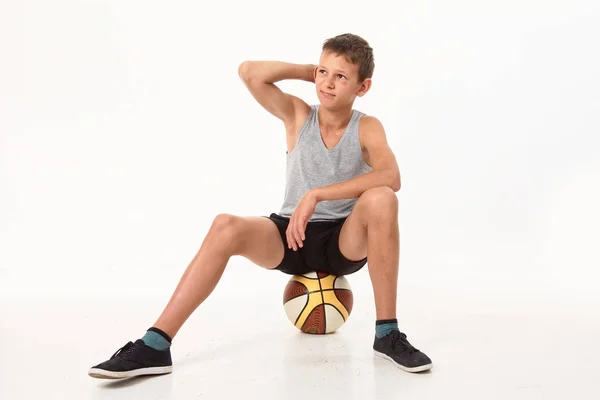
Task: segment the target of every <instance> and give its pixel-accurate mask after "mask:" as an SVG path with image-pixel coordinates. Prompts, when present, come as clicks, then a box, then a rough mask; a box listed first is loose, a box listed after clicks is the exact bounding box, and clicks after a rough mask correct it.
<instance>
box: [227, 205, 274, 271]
mask: <svg viewBox="0 0 600 400" xmlns="http://www.w3.org/2000/svg"><path fill="white" fill-rule="evenodd" d="M220 217H221V219H222V220H226V221H224V222H223V225H227V226H229V227H230V228H231V230H232V231H234V232H235V234H234V235H233V238H234V240H235V243H234V244H233V246H232V249H233V255H239V256H242V257H244V258H247V259H248V260H250V261H252V262H253V263H254V264H256V265H258V266H260V267H263V268H266V269H273V268H275V267H277V266H278V265H279V264H280V263H281V260H282V259H283V255H284V245H283V241H282V239H281V235H280V234H279V230H278V229H277V226H276V225H275V224H274V223H273V222H271V221H270V220H269V219H267V218H265V217H254V216H250V217H241V216H235V215H229V214H222V215H221V216H220Z"/></svg>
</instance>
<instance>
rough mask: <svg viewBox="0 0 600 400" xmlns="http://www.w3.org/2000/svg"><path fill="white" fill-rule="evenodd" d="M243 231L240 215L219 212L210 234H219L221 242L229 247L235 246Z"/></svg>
mask: <svg viewBox="0 0 600 400" xmlns="http://www.w3.org/2000/svg"><path fill="white" fill-rule="evenodd" d="M241 233H242V221H241V219H240V217H238V216H235V215H231V214H219V215H217V216H216V217H215V219H214V220H213V223H212V226H211V227H210V231H209V234H211V235H213V236H217V239H218V241H219V243H220V244H223V245H226V246H227V247H231V248H232V247H233V246H235V243H236V242H237V241H238V240H239V238H240V235H241Z"/></svg>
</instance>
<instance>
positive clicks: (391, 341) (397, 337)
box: [373, 330, 433, 372]
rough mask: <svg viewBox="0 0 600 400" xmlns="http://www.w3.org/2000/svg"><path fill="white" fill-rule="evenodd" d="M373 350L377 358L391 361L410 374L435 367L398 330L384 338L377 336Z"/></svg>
mask: <svg viewBox="0 0 600 400" xmlns="http://www.w3.org/2000/svg"><path fill="white" fill-rule="evenodd" d="M373 350H374V352H375V355H376V356H378V357H382V358H385V359H387V360H390V361H391V362H393V363H394V364H395V365H396V366H397V367H399V368H401V369H403V370H405V371H408V372H421V371H426V370H428V369H431V367H433V363H432V362H431V359H430V358H429V357H427V356H426V355H425V353H423V352H421V351H420V350H419V349H415V348H414V347H413V345H412V344H410V343H409V341H408V340H407V339H406V335H405V334H404V333H402V332H400V331H397V330H394V331H392V332H390V333H389V334H387V335H386V336H384V337H382V338H378V337H377V335H375V341H374V343H373Z"/></svg>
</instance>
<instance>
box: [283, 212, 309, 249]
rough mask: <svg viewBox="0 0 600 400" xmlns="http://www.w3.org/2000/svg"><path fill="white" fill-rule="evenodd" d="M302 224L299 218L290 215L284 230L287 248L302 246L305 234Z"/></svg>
mask: <svg viewBox="0 0 600 400" xmlns="http://www.w3.org/2000/svg"><path fill="white" fill-rule="evenodd" d="M302 226H303V224H302V223H301V222H300V221H299V218H295V217H292V218H291V219H290V223H289V224H288V228H287V230H286V232H285V235H286V238H287V242H288V248H293V249H294V251H297V250H298V248H299V247H303V246H304V243H303V242H304V239H305V235H304V229H302Z"/></svg>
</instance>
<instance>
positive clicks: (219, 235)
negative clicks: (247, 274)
mask: <svg viewBox="0 0 600 400" xmlns="http://www.w3.org/2000/svg"><path fill="white" fill-rule="evenodd" d="M283 251H284V249H283V242H282V240H281V236H280V235H279V232H278V230H277V227H276V226H275V224H274V223H273V222H272V221H270V220H268V219H266V218H262V217H237V216H232V215H229V214H221V215H219V216H217V217H216V218H215V221H214V222H213V224H212V226H211V228H210V230H209V232H208V234H207V235H206V237H205V239H204V241H203V242H202V245H201V247H200V250H199V251H198V253H197V254H196V256H195V257H194V258H193V260H192V261H191V262H190V264H189V266H188V267H187V269H186V270H185V272H184V274H183V276H182V277H181V279H180V281H179V284H178V285H177V288H176V289H175V291H174V293H173V295H172V296H171V299H170V300H169V303H168V304H167V306H166V307H165V309H164V310H163V312H162V314H161V315H160V317H159V318H158V320H157V321H156V322H155V323H154V325H153V326H154V327H156V328H159V329H161V330H162V331H163V332H165V333H166V334H167V335H169V336H170V337H171V339H173V338H174V337H175V335H176V334H177V332H178V331H179V330H180V329H181V327H182V326H183V324H184V323H185V321H186V320H187V319H188V318H189V316H190V315H191V314H192V313H193V312H194V310H195V309H196V308H197V307H198V306H199V305H200V304H202V302H203V301H204V300H206V298H207V297H208V296H209V295H210V294H211V293H212V291H213V290H214V288H215V287H216V285H217V283H218V282H219V280H220V279H221V276H222V275H223V272H224V271H225V267H226V266H227V263H228V261H229V259H230V258H231V257H232V256H233V255H238V254H239V255H243V256H245V257H247V258H248V259H250V260H251V261H253V262H255V263H256V264H258V265H259V266H262V267H265V268H274V267H275V266H277V265H278V264H279V262H280V261H281V259H282V258H283Z"/></svg>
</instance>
